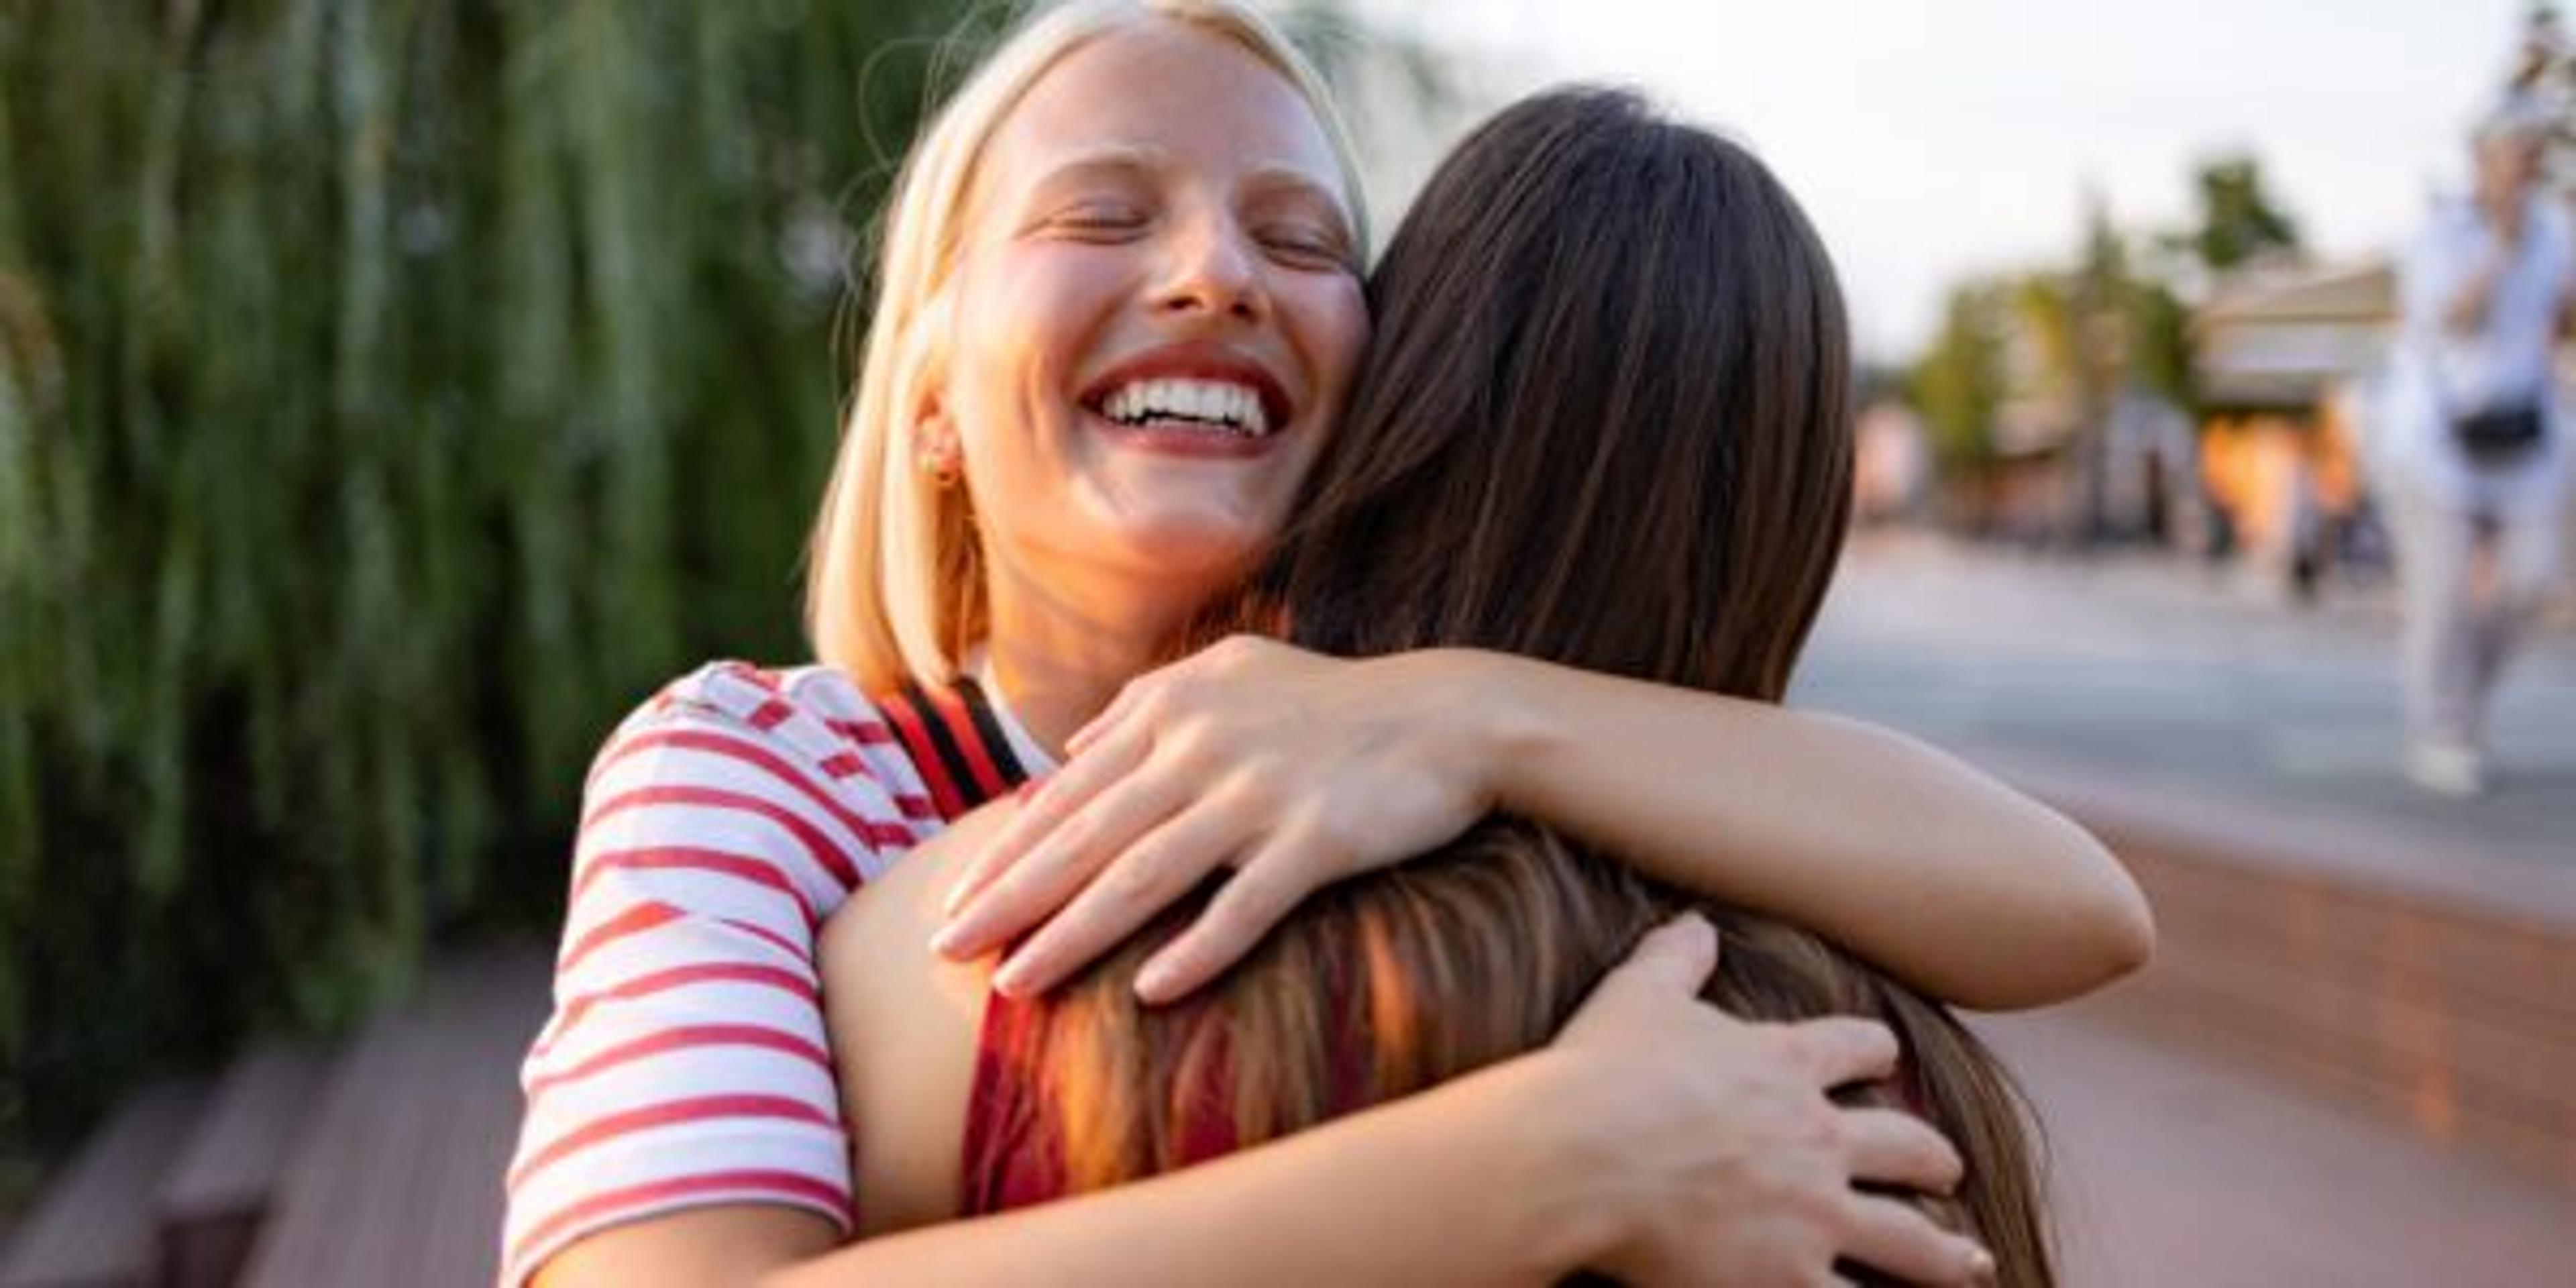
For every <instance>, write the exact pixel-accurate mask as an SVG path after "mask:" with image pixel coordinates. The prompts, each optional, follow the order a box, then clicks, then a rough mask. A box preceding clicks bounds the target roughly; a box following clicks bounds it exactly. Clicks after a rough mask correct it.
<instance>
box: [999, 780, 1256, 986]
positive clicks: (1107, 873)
mask: <svg viewBox="0 0 2576 1288" xmlns="http://www.w3.org/2000/svg"><path fill="white" fill-rule="evenodd" d="M1242 827H1243V822H1242V819H1241V817H1240V815H1239V814H1238V813H1237V812H1236V811H1232V810H1228V809H1225V808H1223V807H1222V806H1220V805H1217V804H1215V803H1207V804H1202V805H1200V806H1199V807H1198V808H1195V809H1189V810H1185V811H1183V812H1182V813H1181V814H1180V815H1178V816H1177V817H1174V818H1172V819H1169V820H1167V821H1165V822H1164V823H1163V824H1162V825H1161V826H1160V827H1157V828H1155V829H1154V830H1153V831H1152V832H1151V833H1149V834H1147V835H1146V837H1145V839H1143V840H1142V841H1139V842H1137V843H1136V844H1135V845H1133V846H1131V847H1129V848H1128V849H1127V851H1126V852H1125V853H1123V854H1120V855H1119V856H1118V857H1117V858H1116V859H1114V860H1112V861H1111V862H1110V863H1109V865H1108V866H1107V867H1105V868H1102V869H1101V870H1100V872H1099V874H1098V875H1097V876H1095V877H1093V878H1092V879H1091V881H1090V882H1089V884H1087V885H1085V886H1083V887H1082V889H1081V891H1080V892H1079V893H1077V894H1075V895H1074V896H1073V899H1072V901H1071V902H1069V903H1067V904H1065V905H1064V906H1063V907H1062V908H1061V909H1059V910H1058V911H1057V912H1056V914H1055V915H1054V916H1052V917H1049V918H1048V919H1047V922H1046V925H1045V926H1043V927H1041V928H1040V929H1039V930H1038V932H1037V933H1036V934H1035V935H1032V936H1030V938H1029V941H1028V942H1027V943H1025V944H1022V945H1020V947H1019V948H1017V949H1015V950H1013V952H1012V953H1011V956H1010V959H1009V960H1008V961H1005V962H1004V963H1002V968H1001V969H1000V970H999V971H997V972H995V973H994V976H993V988H994V991H996V992H999V993H1001V994H1002V995H1003V996H1005V997H1027V996H1031V995H1034V994H1037V993H1043V992H1045V991H1047V990H1048V989H1050V988H1053V987H1055V986H1056V985H1057V984H1058V983H1059V982H1061V981H1062V980H1064V979H1065V978H1066V977H1067V976H1069V975H1071V974H1073V973H1074V972H1075V971H1077V970H1080V969H1081V968H1082V967H1084V966H1086V965H1088V964H1090V963H1091V962H1093V961H1095V960H1097V959H1098V958H1099V957H1100V956H1101V955H1102V954H1103V953H1106V952H1108V951H1109V950H1110V949H1111V948H1112V947H1115V946H1116V945H1117V944H1118V943H1119V942H1120V941H1122V940H1124V939H1126V938H1127V937H1128V936H1129V935H1131V934H1134V933H1135V932H1136V929H1137V928H1138V927H1140V926H1142V925H1144V924H1145V923H1146V921H1148V920H1150V919H1151V918H1152V917H1153V915H1154V914H1155V913H1157V912H1159V911H1161V910H1162V909H1164V908H1166V907H1169V906H1171V904H1172V903H1173V902H1174V901H1175V900H1178V899H1179V898H1180V897H1181V896H1182V895H1184V894H1186V893H1188V892H1189V890H1190V888H1191V887H1192V886H1195V885H1197V884H1198V882H1199V879H1200V878H1202V877H1204V876H1206V875H1207V874H1208V873H1209V872H1211V871H1214V870H1215V869H1216V868H1217V867H1218V866H1220V865H1221V864H1222V863H1223V862H1224V861H1225V860H1226V859H1228V858H1230V857H1232V856H1233V855H1234V854H1235V852H1236V851H1237V850H1238V849H1240V848H1241V843H1242Z"/></svg>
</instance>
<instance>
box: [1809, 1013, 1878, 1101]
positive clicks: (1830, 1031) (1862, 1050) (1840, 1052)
mask: <svg viewBox="0 0 2576 1288" xmlns="http://www.w3.org/2000/svg"><path fill="white" fill-rule="evenodd" d="M1783 1032H1784V1033H1785V1034H1786V1036H1787V1041H1788V1042H1789V1046H1790V1050H1791V1051H1792V1052H1793V1053H1794V1054H1795V1055H1796V1056H1797V1057H1798V1058H1799V1059H1800V1060H1802V1061H1803V1062H1804V1063H1805V1064H1806V1066H1807V1070H1808V1072H1809V1073H1811V1074H1813V1075H1814V1076H1815V1078H1816V1081H1817V1085H1819V1086H1822V1087H1827V1088H1832V1087H1839V1086H1842V1085H1844V1084H1846V1083H1853V1082H1872V1081H1876V1080H1877V1079H1880V1078H1884V1077H1886V1076H1888V1075H1889V1074H1891V1073H1894V1072H1896V1057H1897V1045H1896V1034H1895V1033H1893V1032H1891V1031H1890V1030H1889V1029H1888V1027H1887V1026H1886V1025H1884V1024H1880V1023H1878V1022H1877V1021H1875V1020H1862V1019H1854V1018H1852V1017H1850V1016H1843V1015H1837V1016H1829V1017H1827V1018H1825V1019H1820V1020H1802V1021H1800V1022H1798V1023H1796V1024H1792V1025H1789V1026H1788V1027H1787V1028H1786V1029H1785V1030H1783Z"/></svg>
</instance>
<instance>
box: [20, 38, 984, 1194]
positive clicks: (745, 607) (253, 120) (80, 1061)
mask: <svg viewBox="0 0 2576 1288" xmlns="http://www.w3.org/2000/svg"><path fill="white" fill-rule="evenodd" d="M959 7H960V6H958V5H955V4H951V3H940V2H938V0H874V2H873V3H869V4H864V5H847V4H828V3H821V2H819V0H816V2H814V3H805V2H802V0H760V2H758V3H743V4H721V5H719V4H688V5H682V4H648V3H616V2H614V0H561V2H560V3H538V4H508V3H502V0H192V2H183V3H171V4H166V5H140V4H130V3H88V2H86V0H84V2H82V3H55V2H53V0H0V160H4V161H5V164H0V1146H6V1145H8V1144H9V1143H10V1142H13V1141H15V1142H24V1141H26V1140H28V1139H31V1138H35V1139H40V1140H41V1139H43V1138H45V1137H47V1136H49V1135H59V1133H60V1132H61V1131H62V1130H63V1129H64V1128H65V1127H66V1126H67V1125H70V1124H74V1123H77V1122H78V1121H79V1120H80V1119H81V1118H83V1117H85V1116H86V1114H87V1112H88V1111H89V1110H90V1109H92V1108H94V1107H95V1104H96V1102H97V1100H98V1098H99V1097H100V1096H102V1095H103V1094H105V1092H106V1091H108V1090H109V1089H112V1087H113V1086H114V1085H115V1083H116V1082H117V1081H118V1080H119V1079H120V1078H122V1077H123V1076H125V1075H126V1074H128V1073H130V1072H131V1071H133V1070H134V1069H136V1068H139V1067H142V1066H144V1065H146V1064H148V1063H155V1062H167V1061H168V1060H169V1059H171V1058H172V1057H173V1056H180V1055H184V1054H186V1053H188V1052H190V1051H202V1050H206V1049H210V1048H211V1046H212V1044H214V1043H216V1042H218V1041H219V1040H222V1039H224V1038H226V1037H227V1036H228V1035H230V1034H232V1033H235V1032H238V1031H239V1030H240V1029H241V1028H243V1027H245V1026H248V1025H258V1024H287V1023H293V1024H333V1023H343V1022H346V1021H348V1020H350V1019H352V1018H354V1017H356V1016H358V1015H361V1014H363V1013H364V1011H365V1010H366V1009H367V1008H368V1007H369V1006H371V1005H373V1004H374V1003H375V1002H377V1001H378V1000H379V999H381V998H382V997H383V996H384V995H385V994H386V993H387V992H388V991H389V990H391V989H394V988H397V987H399V986H401V985H402V984H403V982H404V981H405V980H406V979H407V977H408V975H409V973H410V972H411V971H412V970H413V969H414V967H415V964H416V962H417V960H418V956H419V954H420V952H421V950H422V947H423V946H424V944H425V943H426V942H427V941H428V939H429V938H430V937H431V936H432V935H433V934H434V933H436V932H438V931H440V930H441V929H443V928H446V927H450V926H454V925H457V924H459V923H463V922H477V921H494V920H509V919H513V918H516V919H519V920H523V921H524V920H530V919H534V918H537V917H541V916H543V915H544V913H545V912H546V910H548V909H549V908H551V907H552V906H553V904H554V903H555V901H556V900H558V899H559V898H560V892H561V889H562V885H563V880H564V867H563V860H562V855H563V852H564V844H565V838H566V836H567V834H568V829H569V823H570V819H569V814H570V812H571V810H572V808H573V806H574V804H575V792H574V787H573V785H574V784H577V783H578V782H579V780H580V777H581V772H582V765H583V760H584V757H585V756H586V755H587V753H588V752H589V750H590V748H591V747H592V746H594V745H595V744H596V742H597V740H598V738H599V736H600V735H601V733H602V732H603V731H604V730H605V729H606V727H607V726H608V724H609V723H610V722H611V721H613V720H614V719H615V717H616V716H617V714H618V713H619V712H620V711H622V710H623V709H624V708H626V707H627V706H629V705H631V704H633V703H634V702H635V701H637V700H638V699H639V698H640V697H642V696H643V695H644V694H645V693H647V692H648V691H649V690H650V689H651V688H652V687H653V686H654V685H655V684H656V683H658V682H659V681H660V680H662V679H663V678H665V677H667V676H668V675H670V674H672V673H674V672H675V671H676V670H678V669H681V668H683V667H685V666H686V665H688V664H689V663H690V662H692V661H693V660H695V659H698V658H701V657H705V656H710V655H749V656H762V657H773V658H792V657H794V656H796V655H797V654H798V653H799V652H801V645H800V644H799V642H798V640H797V637H796V633H795V624H796V612H795V594H796V589H797V587H796V585H795V581H794V574H795V568H796V564H797V559H798V543H799V541H800V540H801V537H802V535H803V532H804V528H805V525H806V523H807V521H808V519H809V517H810V515H811V513H812V510H813V508H814V504H815V500H816V497H817V494H818V490H819V487H820V484H821V480H822V477H823V472H824V470H825V468H826V465H827V462H828V456H829V452H830V448H831V444H832V440H833V435H834V431H835V413H836V409H837V404H838V398H839V395H840V388H841V383H842V381H843V379H844V378H845V376H846V367H845V366H844V365H843V364H842V363H841V362H839V361H838V359H837V358H836V354H837V353H838V352H839V351H840V349H842V348H843V347H845V345H844V344H843V343H842V342H843V341H845V340H846V338H847V335H846V332H836V327H835V323H836V315H837V314H838V313H839V312H840V311H841V309H842V308H843V305H844V301H845V300H846V299H847V298H848V297H849V291H848V290H847V285H846V282H845V269H846V268H847V266H848V265H849V263H850V262H851V261H852V260H853V259H854V258H859V257H860V256H859V255H858V254H857V252H856V250H855V248H856V247H857V246H858V244H859V239H858V237H857V235H856V232H855V229H856V227H857V226H858V225H861V224H863V223H865V222H866V221H867V219H868V217H869V215H870V213H871V212H872V211H873V210H874V208H875V206H876V203H877V199H878V197H879V196H880V195H881V192H882V188H883V185H884V183H885V182H886V181H887V179H888V178H889V177H890V161H889V158H890V157H891V156H893V155H894V154H895V153H896V152H898V151H899V149H900V146H901V144H902V142H903V141H904V140H905V139H907V138H908V137H909V136H910V133H911V128H912V122H913V117H914V113H915V111H916V110H917V107H918V105H919V104H920V103H921V102H922V101H923V99H924V90H925V80H926V78H928V77H929V76H930V75H931V74H932V73H933V70H934V68H933V64H934V62H935V61H936V60H935V58H934V54H935V52H936V49H937V45H936V42H935V40H934V39H933V37H935V36H937V35H938V34H940V33H942V32H944V31H945V30H947V28H948V27H949V25H950V23H951V22H952V21H953V18H954V13H953V11H954V10H955V9H957V8H959ZM0 1152H5V1150H0Z"/></svg>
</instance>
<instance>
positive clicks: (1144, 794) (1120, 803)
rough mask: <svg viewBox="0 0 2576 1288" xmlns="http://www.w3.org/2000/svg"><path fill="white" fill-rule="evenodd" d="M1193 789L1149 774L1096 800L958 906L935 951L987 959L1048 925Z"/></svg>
mask: <svg viewBox="0 0 2576 1288" xmlns="http://www.w3.org/2000/svg"><path fill="white" fill-rule="evenodd" d="M1193 791H1195V788H1193V787H1192V786H1190V785H1189V784H1187V783H1184V782H1181V781H1178V780H1177V779H1176V777H1175V776H1173V775H1170V774H1156V773H1152V772H1144V773H1138V774H1133V775H1130V776H1128V777H1126V778H1124V779H1122V780H1120V781H1119V782H1118V783H1117V784H1116V785H1114V786H1112V787H1110V788H1108V789H1107V790H1105V791H1103V792H1101V793H1100V795H1099V796H1097V797H1095V798H1094V799H1093V800H1092V801H1091V802H1090V803H1089V804H1087V805H1085V806H1084V807H1082V808H1081V809H1080V810H1079V811H1077V812H1075V813H1074V814H1073V815H1072V816H1071V817H1069V818H1067V819H1065V820H1064V821H1063V822H1061V823H1059V824H1057V825H1056V827H1055V830H1054V831H1052V832H1050V833H1049V834H1048V835H1047V837H1046V838H1045V839H1044V840H1042V841H1039V842H1038V843H1037V844H1036V845H1035V846H1033V847H1031V848H1030V850H1029V851H1028V852H1027V853H1026V854H1024V855H1022V856H1021V858H1020V860H1019V862H1017V863H1015V864H1013V865H1012V866H1011V868H1010V870H1009V871H1007V872H1004V873H1002V874H1001V875H999V876H997V877H995V878H993V880H992V882H991V883H990V884H988V885H986V886H985V887H984V889H983V890H982V891H981V892H979V893H978V894H976V895H975V897H974V898H972V899H970V900H968V901H967V902H966V904H965V905H964V906H962V907H960V908H959V909H958V911H957V915H956V916H955V917H953V918H951V919H950V920H949V922H948V925H947V926H946V928H944V929H942V930H941V931H940V932H939V935H938V937H937V938H936V939H933V940H932V941H931V947H932V948H933V949H934V950H936V951H938V952H940V953H942V954H944V955H946V956H949V957H952V958H957V959H960V960H962V959H965V958H969V957H973V956H976V955H977V954H980V953H984V952H988V951H990V950H992V949H993V948H995V947H997V946H999V945H1001V944H1004V943H1007V942H1009V941H1010V940H1011V938H1012V937H1014V936H1016V935H1018V934H1020V933H1022V932H1023V931H1026V930H1027V929H1029V928H1030V927H1031V926H1034V925H1036V924H1038V923H1039V922H1040V921H1042V920H1045V919H1046V918H1047V917H1048V916H1049V915H1051V914H1053V913H1054V912H1055V911H1056V909H1058V908H1061V907H1063V906H1064V905H1065V903H1066V901H1068V900H1070V899H1072V898H1073V897H1074V896H1075V895H1076V894H1078V893H1080V892H1081V890H1082V888H1083V886H1084V885H1086V884H1088V883H1089V882H1090V880H1091V879H1092V876H1093V874H1094V873H1097V872H1098V871H1100V870H1101V868H1103V867H1104V866H1106V865H1107V864H1108V863H1109V861H1110V860H1111V859H1112V858H1115V857H1116V856H1117V855H1118V854H1119V853H1121V852H1122V851H1124V850H1126V849H1127V848H1128V847H1129V846H1130V845H1132V844H1134V843H1135V841H1136V838H1138V837H1140V836H1143V835H1144V834H1145V833H1147V832H1148V831H1150V830H1152V829H1153V828H1154V827H1156V826H1157V825H1159V824H1161V823H1162V822H1163V820H1165V819H1167V818H1169V817H1171V816H1172V815H1173V814H1174V813H1177V812H1178V811H1180V810H1181V809H1182V808H1183V807H1184V806H1186V805H1187V804H1188V803H1189V799H1190V795H1191V793H1192V792H1193Z"/></svg>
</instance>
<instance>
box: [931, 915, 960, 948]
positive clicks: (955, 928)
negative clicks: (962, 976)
mask: <svg viewBox="0 0 2576 1288" xmlns="http://www.w3.org/2000/svg"><path fill="white" fill-rule="evenodd" d="M964 927H965V923H963V922H956V921H952V922H949V923H948V924H947V925H945V926H941V927H940V928H939V930H938V931H937V933H934V934H933V935H931V937H930V951H932V952H934V953H937V954H939V955H940V956H942V957H956V956H960V955H961V950H962V949H963V948H964V946H965V943H966V931H965V928H964Z"/></svg>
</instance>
